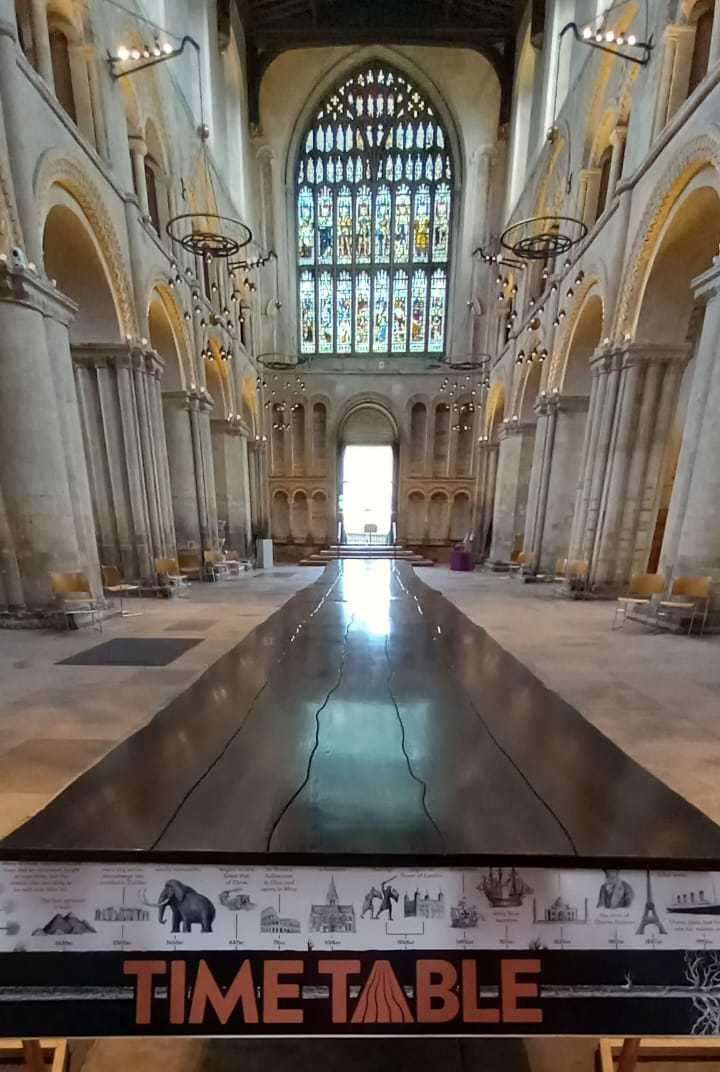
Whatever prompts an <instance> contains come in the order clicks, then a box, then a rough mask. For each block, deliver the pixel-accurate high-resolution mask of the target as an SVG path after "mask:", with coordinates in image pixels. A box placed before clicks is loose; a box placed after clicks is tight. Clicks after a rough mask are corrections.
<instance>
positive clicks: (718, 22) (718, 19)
mask: <svg viewBox="0 0 720 1072" xmlns="http://www.w3.org/2000/svg"><path fill="white" fill-rule="evenodd" d="M719 60H720V14H718V9H717V7H716V8H715V12H714V18H713V25H712V36H711V37H710V54H709V56H708V70H709V69H710V68H711V67H714V66H715V64H716V63H717V62H718V61H719Z"/></svg>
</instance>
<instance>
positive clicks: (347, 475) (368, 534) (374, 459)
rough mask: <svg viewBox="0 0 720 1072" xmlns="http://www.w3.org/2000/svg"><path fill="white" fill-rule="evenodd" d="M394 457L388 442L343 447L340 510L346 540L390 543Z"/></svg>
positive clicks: (360, 542) (359, 542) (366, 542)
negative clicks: (385, 443) (377, 444)
mask: <svg viewBox="0 0 720 1072" xmlns="http://www.w3.org/2000/svg"><path fill="white" fill-rule="evenodd" d="M394 470H395V457H394V451H393V448H392V447H391V446H389V445H383V446H364V445H360V444H354V443H353V444H348V445H347V446H345V447H344V448H343V457H342V487H341V492H340V509H341V513H342V517H343V522H344V525H343V529H344V542H345V543H349V544H387V543H390V542H391V528H392V507H393V478H394Z"/></svg>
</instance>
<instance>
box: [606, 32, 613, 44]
mask: <svg viewBox="0 0 720 1072" xmlns="http://www.w3.org/2000/svg"><path fill="white" fill-rule="evenodd" d="M605 40H606V41H608V42H611V41H614V40H615V34H614V33H613V31H612V30H608V31H607V33H606V34H605Z"/></svg>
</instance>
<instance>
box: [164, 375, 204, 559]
mask: <svg viewBox="0 0 720 1072" xmlns="http://www.w3.org/2000/svg"><path fill="white" fill-rule="evenodd" d="M191 406H192V399H191V398H190V397H189V396H188V395H187V394H186V392H185V391H169V392H165V393H163V396H162V407H163V417H164V424H165V439H166V442H167V456H168V468H169V472H170V491H171V498H172V510H173V517H174V519H175V539H176V542H177V546H178V547H179V548H180V549H183V548H188V547H200V546H201V544H202V532H201V526H200V514H199V501H200V497H199V494H198V489H197V485H196V481H195V451H194V445H193V431H192V422H191Z"/></svg>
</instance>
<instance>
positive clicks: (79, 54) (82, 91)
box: [68, 45, 99, 148]
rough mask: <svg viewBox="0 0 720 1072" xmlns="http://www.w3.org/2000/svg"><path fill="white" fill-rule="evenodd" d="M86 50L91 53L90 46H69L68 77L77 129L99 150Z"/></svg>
mask: <svg viewBox="0 0 720 1072" xmlns="http://www.w3.org/2000/svg"><path fill="white" fill-rule="evenodd" d="M88 49H89V50H90V52H92V51H93V49H92V46H87V45H70V47H69V49H68V55H69V59H70V77H71V79H72V91H73V98H74V100H75V115H76V118H77V125H78V129H79V130H81V131H82V133H83V134H84V135H85V137H86V138H87V140H88V141H89V142H90V144H91V145H94V146H95V148H99V146H98V139H97V137H96V132H95V119H94V116H93V106H92V99H91V96H90V78H89V75H88Z"/></svg>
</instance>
